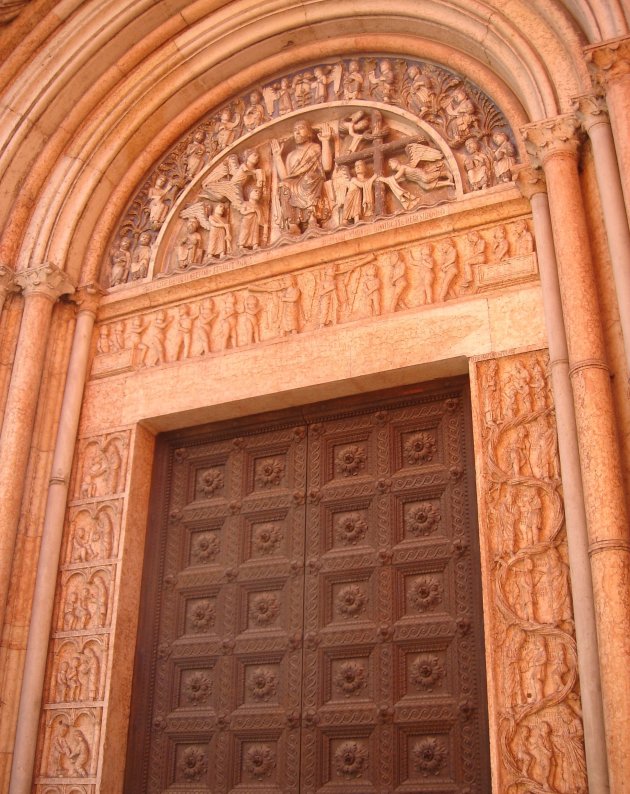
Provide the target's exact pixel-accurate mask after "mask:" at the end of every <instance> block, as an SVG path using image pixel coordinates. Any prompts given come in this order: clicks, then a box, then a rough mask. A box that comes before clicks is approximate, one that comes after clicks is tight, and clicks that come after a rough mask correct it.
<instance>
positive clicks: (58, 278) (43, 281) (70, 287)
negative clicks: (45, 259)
mask: <svg viewBox="0 0 630 794" xmlns="http://www.w3.org/2000/svg"><path fill="white" fill-rule="evenodd" d="M15 282H16V284H17V285H18V287H19V288H20V289H21V290H22V292H23V293H24V294H25V295H29V294H38V295H44V296H45V297H47V298H48V299H49V300H51V301H53V302H54V301H56V300H57V299H58V298H60V297H61V296H62V295H71V294H72V293H73V292H74V291H75V286H74V284H73V283H72V281H71V279H70V278H69V276H68V275H67V273H65V271H63V270H61V269H60V268H58V267H57V266H56V265H53V264H50V263H45V264H43V265H40V266H39V267H29V268H27V269H26V270H21V271H20V272H19V273H16V274H15Z"/></svg>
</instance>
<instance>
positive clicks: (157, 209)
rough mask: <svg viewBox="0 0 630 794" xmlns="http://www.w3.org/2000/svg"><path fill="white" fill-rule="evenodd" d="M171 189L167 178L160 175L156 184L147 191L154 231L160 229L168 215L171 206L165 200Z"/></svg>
mask: <svg viewBox="0 0 630 794" xmlns="http://www.w3.org/2000/svg"><path fill="white" fill-rule="evenodd" d="M170 189H171V186H170V185H169V183H168V181H167V179H166V177H165V176H164V175H163V174H158V175H157V177H156V178H155V182H154V183H153V185H151V186H150V187H149V189H148V191H147V202H148V204H149V223H150V224H151V228H152V229H159V228H160V226H161V225H162V224H163V223H164V220H165V219H166V216H167V215H168V210H169V205H168V204H167V203H166V200H165V199H166V196H167V194H168V192H169V190H170Z"/></svg>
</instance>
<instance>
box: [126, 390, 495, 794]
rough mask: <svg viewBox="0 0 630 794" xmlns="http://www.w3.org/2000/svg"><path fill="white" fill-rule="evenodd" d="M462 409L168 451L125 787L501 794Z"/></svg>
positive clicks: (418, 408)
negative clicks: (495, 776) (494, 765)
mask: <svg viewBox="0 0 630 794" xmlns="http://www.w3.org/2000/svg"><path fill="white" fill-rule="evenodd" d="M333 411H334V413H333ZM466 411H467V397H466V390H465V386H464V385H463V384H462V382H461V381H459V382H454V383H453V384H451V385H450V386H448V387H443V388H442V389H441V390H439V391H436V390H435V389H425V390H416V391H413V393H412V394H410V395H408V396H402V397H401V396H397V397H395V398H394V397H391V396H389V397H388V398H387V399H381V400H379V401H378V402H374V403H372V404H370V405H369V406H366V405H365V404H360V405H359V404H357V403H356V401H353V403H352V405H348V406H347V407H344V406H342V405H337V406H336V407H335V408H332V407H331V408H330V410H326V409H325V408H322V409H321V410H319V409H317V410H316V409H313V410H310V409H304V411H299V412H293V413H292V414H291V415H290V416H286V415H285V417H280V418H278V417H276V418H275V419H273V420H271V421H269V420H268V419H267V418H263V419H262V420H261V422H260V424H259V425H256V424H253V423H247V422H246V423H241V424H239V425H234V424H231V425H229V426H225V427H221V428H217V429H211V430H210V431H209V432H208V433H206V434H205V435H202V436H200V435H199V434H197V435H196V436H193V435H192V434H184V435H182V434H180V435H178V436H177V437H172V438H167V439H166V440H165V442H164V444H163V447H162V457H161V463H160V464H159V466H160V471H161V474H160V475H158V477H159V478H161V479H160V481H159V483H158V481H157V480H156V497H155V513H154V516H155V520H154V521H153V522H152V525H155V526H156V527H158V526H159V527H160V529H159V537H158V536H157V535H156V537H155V539H154V541H153V542H152V543H150V548H149V551H148V558H147V566H148V568H149V571H148V572H147V578H148V579H150V580H151V581H153V582H155V581H159V582H160V583H161V586H160V588H159V592H155V591H154V594H153V600H152V601H151V602H149V601H146V600H145V603H144V607H143V609H144V610H145V612H144V614H146V615H147V616H149V615H153V616H154V617H153V619H151V620H147V621H146V624H145V625H146V632H145V635H144V637H143V638H142V639H141V647H142V643H145V644H146V647H147V648H149V647H156V648H157V654H156V658H155V659H154V661H153V663H152V665H153V666H152V669H151V674H150V676H147V667H146V661H144V662H138V664H139V665H140V667H138V676H140V677H138V678H137V679H136V682H137V683H136V685H135V686H136V690H135V691H136V696H135V697H136V700H135V704H134V708H135V717H134V721H133V724H132V731H131V734H130V735H131V736H136V737H137V741H136V742H132V746H131V747H130V748H129V756H128V757H129V759H130V763H128V782H127V789H126V790H128V791H130V792H131V791H133V792H134V794H137V793H138V792H140V791H146V792H151V793H152V794H153V793H154V792H162V791H166V790H168V791H172V792H180V791H181V792H183V791H188V790H190V789H191V788H194V789H195V790H212V791H217V792H227V791H235V790H241V789H242V790H261V791H268V792H280V791H283V792H286V791H294V792H298V791H302V792H310V791H313V792H315V791H321V792H335V791H342V790H343V791H356V792H363V791H366V790H370V791H374V792H389V791H393V790H397V791H400V792H422V791H427V792H429V791H434V790H436V786H437V787H439V788H440V790H441V791H445V792H450V794H455V793H456V792H459V793H462V792H464V791H474V790H477V791H481V790H484V786H487V785H488V763H487V740H486V739H485V738H484V737H485V730H486V728H485V725H486V717H485V692H484V684H483V681H484V674H483V658H482V657H483V653H482V651H481V636H482V628H481V605H480V599H479V593H478V592H477V585H475V583H474V582H475V578H476V580H477V581H478V577H475V570H476V560H477V556H476V552H475V533H474V532H472V531H471V530H472V527H471V516H472V515H473V514H474V510H473V504H472V501H471V500H472V496H471V490H470V478H469V474H470V462H469V456H470V446H469V441H468V440H467V433H466V429H467V418H466V417H467V413H466ZM165 489H166V490H165ZM158 491H159V492H160V494H161V495H160V496H158V495H157V494H158ZM158 503H159V504H158ZM147 587H149V590H150V586H149V585H147ZM143 653H144V652H143ZM143 659H144V656H143ZM142 682H144V686H143V683H142ZM140 757H141V758H142V759H143V762H142V764H139V763H138V759H139V758H140ZM131 761H132V762H131Z"/></svg>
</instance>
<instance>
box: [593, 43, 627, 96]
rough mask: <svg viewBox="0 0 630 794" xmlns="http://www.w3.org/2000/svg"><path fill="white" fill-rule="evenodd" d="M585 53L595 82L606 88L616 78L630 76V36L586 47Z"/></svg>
mask: <svg viewBox="0 0 630 794" xmlns="http://www.w3.org/2000/svg"><path fill="white" fill-rule="evenodd" d="M584 54H585V56H586V61H587V63H588V65H589V70H590V72H591V76H592V78H593V82H594V83H595V84H596V85H599V86H602V88H604V89H606V88H607V87H608V85H609V84H610V83H612V82H614V81H615V80H621V79H624V78H627V77H629V76H630V36H620V37H619V38H617V39H611V40H610V41H605V42H603V44H594V45H592V46H590V47H586V48H585V50H584Z"/></svg>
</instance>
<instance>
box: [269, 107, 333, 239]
mask: <svg viewBox="0 0 630 794" xmlns="http://www.w3.org/2000/svg"><path fill="white" fill-rule="evenodd" d="M331 136H332V131H331V129H330V126H329V125H328V124H322V127H321V131H320V132H319V135H318V138H319V140H320V141H321V143H316V142H315V141H314V140H313V130H312V128H311V125H310V124H309V122H308V121H306V120H300V121H296V123H295V125H294V127H293V141H294V144H295V146H294V148H293V149H292V150H291V151H290V152H289V153H288V154H287V155H286V156H285V157H283V156H282V149H281V146H280V143H279V142H278V141H277V140H273V141H272V142H271V152H272V155H273V162H274V167H275V169H276V174H277V176H278V181H279V186H278V190H277V195H276V221H277V223H278V225H279V226H280V228H281V229H283V230H284V231H287V232H289V234H293V235H298V234H301V233H302V232H303V231H304V230H305V229H306V228H307V227H309V226H319V224H320V222H321V221H323V220H325V219H326V217H327V213H326V211H325V208H326V206H327V205H326V202H325V198H324V182H325V174H326V172H327V171H330V170H332V166H333V160H332V151H331V146H330V142H331Z"/></svg>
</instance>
